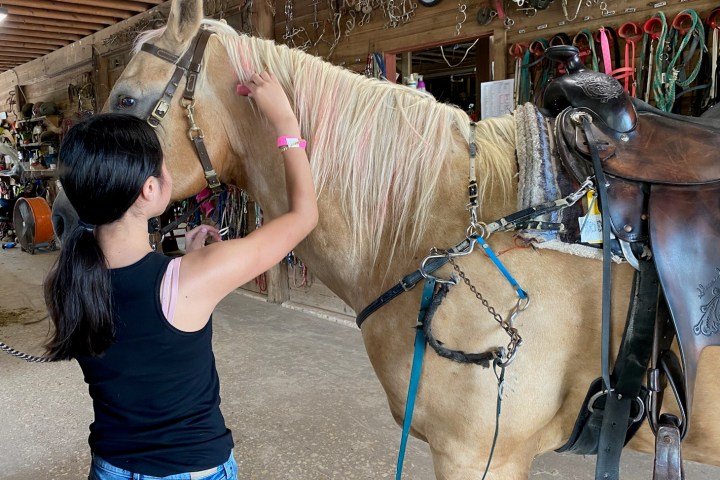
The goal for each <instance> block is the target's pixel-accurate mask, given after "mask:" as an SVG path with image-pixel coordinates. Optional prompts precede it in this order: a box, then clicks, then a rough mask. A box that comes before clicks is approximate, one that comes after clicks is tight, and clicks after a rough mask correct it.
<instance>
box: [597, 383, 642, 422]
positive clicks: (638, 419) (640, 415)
mask: <svg viewBox="0 0 720 480" xmlns="http://www.w3.org/2000/svg"><path fill="white" fill-rule="evenodd" d="M614 391H615V389H614V388H611V389H610V392H614ZM607 394H608V390H600V391H599V392H597V393H596V394H595V395H593V396H592V397H590V400H588V406H587V409H588V411H589V412H590V413H592V412H594V411H595V407H594V406H593V405H595V402H596V401H597V400H598V398H600V397H602V396H603V395H607ZM635 401H636V402H637V404H638V406H639V408H638V414H637V415H636V416H635V418H633V419H632V421H633V423H637V422H639V421H640V420H642V418H643V415H645V402H643V400H642V398H640V397H635Z"/></svg>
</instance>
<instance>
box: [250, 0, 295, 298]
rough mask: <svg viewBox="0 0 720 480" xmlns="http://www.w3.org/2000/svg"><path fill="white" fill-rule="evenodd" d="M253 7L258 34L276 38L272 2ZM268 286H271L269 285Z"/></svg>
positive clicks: (255, 3) (270, 38) (255, 4)
mask: <svg viewBox="0 0 720 480" xmlns="http://www.w3.org/2000/svg"><path fill="white" fill-rule="evenodd" d="M253 8H254V9H255V11H254V12H252V13H253V14H254V15H255V29H256V30H257V34H258V36H259V37H262V38H267V39H269V40H275V16H274V15H273V12H272V9H271V5H270V2H254V3H253ZM286 278H287V275H286ZM268 283H269V279H268ZM268 288H270V286H269V285H268ZM269 298H270V296H269V295H268V300H269Z"/></svg>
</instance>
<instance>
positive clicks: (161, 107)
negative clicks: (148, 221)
mask: <svg viewBox="0 0 720 480" xmlns="http://www.w3.org/2000/svg"><path fill="white" fill-rule="evenodd" d="M211 35H212V32H211V31H209V30H206V29H201V30H200V31H199V32H198V34H197V35H196V36H195V38H194V39H193V41H192V43H191V44H190V47H189V48H188V49H187V51H186V52H185V54H184V55H183V56H182V57H180V56H179V55H175V54H174V53H171V52H168V51H167V50H163V49H162V48H158V47H156V46H155V45H152V44H149V43H145V44H143V45H142V47H141V48H140V49H141V50H142V51H143V52H147V53H150V54H152V55H154V56H156V57H157V58H159V59H161V60H164V61H166V62H169V63H172V64H173V65H175V72H174V73H173V75H172V77H171V78H170V81H169V82H168V83H167V85H166V86H165V90H164V91H163V93H162V96H161V97H160V99H159V100H158V101H157V102H156V103H155V106H154V107H153V109H152V111H151V112H150V114H149V115H148V116H147V118H146V121H147V122H148V123H149V124H150V125H151V126H152V127H157V126H159V125H160V123H161V122H162V121H163V119H164V118H165V116H166V115H167V112H168V110H170V103H171V102H172V99H173V97H174V96H175V92H176V90H177V87H178V85H179V84H180V80H182V78H183V76H185V77H186V82H185V92H184V93H183V98H182V100H181V105H182V106H183V107H184V108H185V110H186V111H187V113H186V116H187V118H188V123H189V125H190V129H189V130H188V137H189V138H190V140H191V141H192V142H193V145H195V151H196V152H197V155H198V158H199V159H200V164H201V165H202V168H203V171H204V173H205V180H206V181H207V184H208V187H210V188H211V189H212V191H213V192H214V193H218V192H219V191H220V190H221V185H220V180H219V179H218V176H217V173H216V172H215V169H214V168H213V166H212V162H210V155H209V154H208V151H207V148H206V147H205V141H204V138H205V135H204V133H203V131H202V129H201V128H200V127H198V126H197V125H196V124H195V117H194V109H195V87H196V86H197V79H198V75H199V73H200V67H201V66H202V59H203V56H204V54H205V47H207V43H208V39H209V38H210V36H211Z"/></svg>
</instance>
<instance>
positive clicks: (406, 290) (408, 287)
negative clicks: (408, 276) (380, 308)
mask: <svg viewBox="0 0 720 480" xmlns="http://www.w3.org/2000/svg"><path fill="white" fill-rule="evenodd" d="M398 284H399V285H400V287H402V289H403V291H404V292H409V291H410V290H412V289H413V288H414V287H415V285H417V284H415V285H408V284H406V283H405V279H404V278H402V279H400V281H399V282H398Z"/></svg>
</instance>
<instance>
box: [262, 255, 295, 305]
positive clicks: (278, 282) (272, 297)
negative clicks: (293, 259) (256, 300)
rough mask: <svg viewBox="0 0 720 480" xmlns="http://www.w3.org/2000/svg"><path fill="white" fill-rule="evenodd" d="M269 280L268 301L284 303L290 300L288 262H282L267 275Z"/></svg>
mask: <svg viewBox="0 0 720 480" xmlns="http://www.w3.org/2000/svg"><path fill="white" fill-rule="evenodd" d="M265 276H266V278H267V301H268V302H269V303H284V302H286V301H288V300H290V282H289V280H288V266H287V262H281V263H279V264H277V265H275V266H274V267H272V268H271V269H270V270H268V271H267V273H266V274H265Z"/></svg>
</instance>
